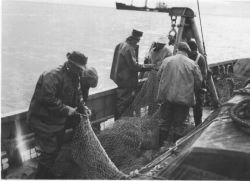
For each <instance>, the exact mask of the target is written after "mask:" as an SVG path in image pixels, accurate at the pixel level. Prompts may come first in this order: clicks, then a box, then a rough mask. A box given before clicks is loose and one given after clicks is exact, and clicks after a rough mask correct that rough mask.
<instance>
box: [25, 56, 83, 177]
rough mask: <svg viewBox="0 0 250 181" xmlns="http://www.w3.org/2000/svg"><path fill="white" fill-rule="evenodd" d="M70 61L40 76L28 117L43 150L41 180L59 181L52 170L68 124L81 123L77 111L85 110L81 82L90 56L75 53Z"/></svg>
mask: <svg viewBox="0 0 250 181" xmlns="http://www.w3.org/2000/svg"><path fill="white" fill-rule="evenodd" d="M67 58H68V61H66V62H65V63H64V65H62V66H59V67H58V68H56V69H53V70H51V71H48V72H44V73H43V74H42V75H41V76H40V78H39V80H38V82H37V85H36V88H35V92H34V94H33V97H32V99H31V103H30V107H29V111H28V115H27V119H28V120H27V121H28V123H29V125H30V127H31V129H32V130H33V131H34V133H35V139H36V143H37V145H38V146H39V149H40V151H41V154H40V156H39V162H38V169H37V175H36V178H37V179H53V178H57V177H56V175H55V174H54V173H53V169H52V168H53V165H54V162H55V159H56V158H57V155H58V153H59V151H60V150H61V146H62V145H63V142H64V136H65V129H66V122H68V121H69V120H70V121H71V122H70V123H69V124H68V123H67V125H71V126H76V125H77V124H78V122H79V121H80V116H79V113H78V109H77V108H78V107H81V108H84V105H81V104H82V102H83V97H82V92H81V86H80V82H81V81H80V79H81V76H82V73H83V71H85V69H86V63H87V57H86V56H85V55H84V54H82V53H80V52H75V51H74V52H72V53H68V54H67Z"/></svg>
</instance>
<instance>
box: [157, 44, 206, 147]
mask: <svg viewBox="0 0 250 181" xmlns="http://www.w3.org/2000/svg"><path fill="white" fill-rule="evenodd" d="M189 52H190V48H189V46H188V44H187V43H185V42H180V43H179V44H178V46H177V54H176V55H174V56H171V57H168V58H166V59H164V60H163V63H162V65H161V67H160V70H159V71H158V79H159V81H160V83H159V90H158V95H157V100H158V102H159V103H161V107H160V115H161V117H162V119H163V121H162V122H160V123H159V126H160V128H159V129H160V130H159V132H160V133H159V144H160V146H162V145H163V144H164V141H166V139H168V140H170V141H174V140H173V139H174V138H173V136H174V135H172V134H173V131H172V130H173V129H174V128H177V127H181V126H182V125H183V123H184V121H185V120H186V118H187V116H188V113H189V107H191V106H194V105H195V96H194V91H195V90H199V89H200V86H201V82H202V75H201V72H200V69H199V66H198V65H197V64H196V63H195V62H194V61H193V60H191V59H189V58H188V54H189ZM177 136H179V135H177Z"/></svg>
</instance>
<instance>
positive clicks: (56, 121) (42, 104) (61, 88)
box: [27, 65, 81, 134]
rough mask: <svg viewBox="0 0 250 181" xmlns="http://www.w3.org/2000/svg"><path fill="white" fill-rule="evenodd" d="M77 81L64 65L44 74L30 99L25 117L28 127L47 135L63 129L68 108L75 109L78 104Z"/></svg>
mask: <svg viewBox="0 0 250 181" xmlns="http://www.w3.org/2000/svg"><path fill="white" fill-rule="evenodd" d="M78 81H79V80H78V78H77V77H75V78H73V75H72V74H71V73H70V72H69V71H68V70H67V69H66V67H65V65H64V66H60V67H58V68H56V69H54V70H51V71H49V72H44V73H43V74H42V75H41V76H40V78H39V80H38V82H37V85H36V88H35V92H34V95H33V97H32V99H31V103H30V107H29V111H28V115H27V121H28V123H29V125H30V127H31V128H34V129H36V130H39V131H42V132H44V133H48V134H49V133H55V132H58V131H62V130H63V129H65V123H66V120H67V118H68V112H69V107H68V106H70V107H77V106H78V105H79V103H80V93H81V92H79V91H78V90H77V86H78Z"/></svg>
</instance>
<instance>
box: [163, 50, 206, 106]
mask: <svg viewBox="0 0 250 181" xmlns="http://www.w3.org/2000/svg"><path fill="white" fill-rule="evenodd" d="M158 77H159V79H160V84H159V91H158V101H160V102H165V101H169V102H173V103H178V104H182V105H187V106H193V105H194V104H195V98H194V89H195V86H196V84H200V82H201V80H202V78H201V73H200V70H199V67H198V65H196V64H195V63H194V62H193V61H192V60H191V59H189V58H188V57H186V56H184V55H182V54H180V53H178V54H176V55H175V56H171V57H168V58H166V59H165V60H164V61H163V63H162V66H161V67H160V70H159V72H158Z"/></svg>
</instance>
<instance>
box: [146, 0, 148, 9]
mask: <svg viewBox="0 0 250 181" xmlns="http://www.w3.org/2000/svg"><path fill="white" fill-rule="evenodd" d="M147 5H148V0H145V8H146V7H147Z"/></svg>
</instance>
